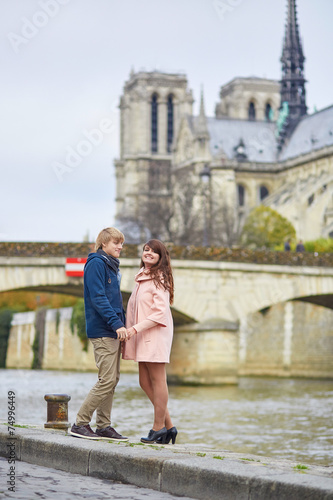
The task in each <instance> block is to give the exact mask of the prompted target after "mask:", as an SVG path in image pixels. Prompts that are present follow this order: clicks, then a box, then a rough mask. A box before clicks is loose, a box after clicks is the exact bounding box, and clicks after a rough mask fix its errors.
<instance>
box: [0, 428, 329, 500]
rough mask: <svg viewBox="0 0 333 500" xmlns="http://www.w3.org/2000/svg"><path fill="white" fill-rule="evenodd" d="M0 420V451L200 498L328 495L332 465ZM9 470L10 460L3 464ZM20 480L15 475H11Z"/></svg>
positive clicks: (294, 499) (322, 499)
mask: <svg viewBox="0 0 333 500" xmlns="http://www.w3.org/2000/svg"><path fill="white" fill-rule="evenodd" d="M14 429H15V430H14V432H13V435H10V434H9V432H8V428H7V424H6V423H2V424H1V425H0V455H1V456H3V457H8V456H9V453H11V454H12V455H13V450H14V453H15V455H16V459H17V460H22V461H25V462H29V463H33V464H36V465H43V466H46V467H52V468H54V469H59V470H63V471H67V472H71V473H76V474H82V475H85V476H92V477H99V478H103V479H110V480H113V481H120V482H123V483H129V484H133V485H136V486H141V487H145V488H151V489H154V490H157V491H164V492H168V493H171V494H174V495H180V496H188V497H192V498H198V499H200V500H213V499H214V500H215V499H216V498H221V495H222V494H223V498H225V499H228V500H229V499H230V500H241V499H243V498H244V499H245V498H246V499H248V498H256V500H261V499H263V500H264V499H270V500H275V499H276V500H283V499H285V500H287V499H288V500H298V499H299V500H304V499H314V498H315V499H316V500H330V499H333V467H322V466H318V465H307V464H298V463H296V462H291V461H287V460H276V459H271V458H268V457H261V456H260V457H259V456H255V455H247V454H240V453H233V452H229V451H228V450H219V451H217V450H215V451H212V450H210V449H205V447H203V446H202V447H198V446H186V445H177V444H176V445H164V446H158V445H142V444H141V443H139V442H138V441H132V442H129V443H110V442H106V441H89V440H84V439H77V438H74V437H72V436H70V435H67V433H66V432H65V431H56V430H53V429H48V430H46V429H44V428H43V427H41V426H38V427H37V426H20V427H14ZM8 472H10V464H8ZM16 481H19V478H16Z"/></svg>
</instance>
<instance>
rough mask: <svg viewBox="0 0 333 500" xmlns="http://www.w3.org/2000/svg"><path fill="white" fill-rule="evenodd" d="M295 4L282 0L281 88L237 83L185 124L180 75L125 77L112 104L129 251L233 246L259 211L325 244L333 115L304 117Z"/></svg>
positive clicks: (332, 202) (332, 218)
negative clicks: (132, 246)
mask: <svg viewBox="0 0 333 500" xmlns="http://www.w3.org/2000/svg"><path fill="white" fill-rule="evenodd" d="M304 61H305V57H304V54H303V50H302V45H301V41H300V36H299V28H298V23H297V12H296V0H288V15H287V23H286V29H285V36H284V43H283V49H282V56H281V63H282V78H281V81H275V80H268V79H263V78H253V77H251V78H235V79H233V80H232V81H231V82H229V83H227V84H226V85H223V86H222V87H221V91H220V101H219V102H218V103H217V105H216V108H215V116H214V117H208V116H206V113H205V107H204V97H203V93H201V102H200V112H199V115H198V116H194V115H193V111H192V106H193V96H192V91H191V90H190V89H189V87H188V81H187V78H186V75H184V74H169V73H159V72H138V73H135V72H133V71H132V72H131V74H130V78H129V80H128V81H127V82H125V85H124V92H123V95H122V96H121V99H120V120H121V122H120V131H121V132H120V158H119V159H118V160H116V161H115V167H116V181H117V193H116V219H117V225H118V227H121V228H122V229H123V230H124V231H125V233H126V240H127V241H128V242H135V243H138V242H142V241H143V240H146V239H148V238H150V237H154V238H161V239H163V240H164V241H172V242H174V243H176V244H184V245H187V244H197V245H200V244H204V245H221V246H222V245H227V246H231V245H233V244H235V243H237V239H238V236H239V232H240V229H241V227H242V224H243V223H244V220H245V218H246V216H247V215H248V214H249V212H250V211H251V210H252V209H253V208H254V207H256V206H258V205H260V204H264V205H267V206H270V207H271V208H273V209H274V210H276V211H278V212H279V213H280V214H281V215H282V216H284V217H285V218H287V219H288V220H289V221H290V222H291V223H292V224H293V226H294V227H295V229H296V233H297V237H298V238H301V239H303V240H311V239H316V238H319V237H320V236H323V237H329V236H330V237H333V106H330V107H328V108H325V109H323V110H321V111H318V112H315V113H314V114H312V115H309V114H307V106H306V91H305V76H304Z"/></svg>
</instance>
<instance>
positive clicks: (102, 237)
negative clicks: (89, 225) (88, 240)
mask: <svg viewBox="0 0 333 500" xmlns="http://www.w3.org/2000/svg"><path fill="white" fill-rule="evenodd" d="M110 240H114V241H115V242H116V243H119V242H120V243H124V241H125V236H124V235H123V233H122V232H121V231H119V229H116V228H115V227H106V228H105V229H102V231H101V232H100V233H99V235H98V236H97V238H96V243H95V252H97V250H99V249H100V248H102V246H103V244H104V245H106V244H107V243H109V241H110Z"/></svg>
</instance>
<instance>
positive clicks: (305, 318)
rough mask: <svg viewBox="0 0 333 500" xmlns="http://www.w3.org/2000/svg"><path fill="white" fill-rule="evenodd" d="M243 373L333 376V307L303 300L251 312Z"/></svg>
mask: <svg viewBox="0 0 333 500" xmlns="http://www.w3.org/2000/svg"><path fill="white" fill-rule="evenodd" d="M240 343H241V346H242V349H241V352H240V360H239V374H240V375H271V376H282V377H314V378H316V377H322V378H333V311H332V310H331V309H328V308H325V307H321V306H317V305H313V304H309V303H306V302H301V301H291V302H285V303H280V304H277V305H275V306H273V307H270V308H267V309H264V310H262V311H261V312H256V313H254V314H251V315H249V316H248V318H247V321H246V325H244V324H243V325H242V326H241V334H240Z"/></svg>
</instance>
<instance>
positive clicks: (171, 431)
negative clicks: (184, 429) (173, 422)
mask: <svg viewBox="0 0 333 500" xmlns="http://www.w3.org/2000/svg"><path fill="white" fill-rule="evenodd" d="M177 434H178V431H177V429H176V427H171V429H168V430H167V435H166V438H165V442H164V443H163V444H169V443H170V439H171V440H172V444H175V442H176V437H177ZM156 442H157V443H161V441H160V440H159V439H158V440H157V441H156Z"/></svg>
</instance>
